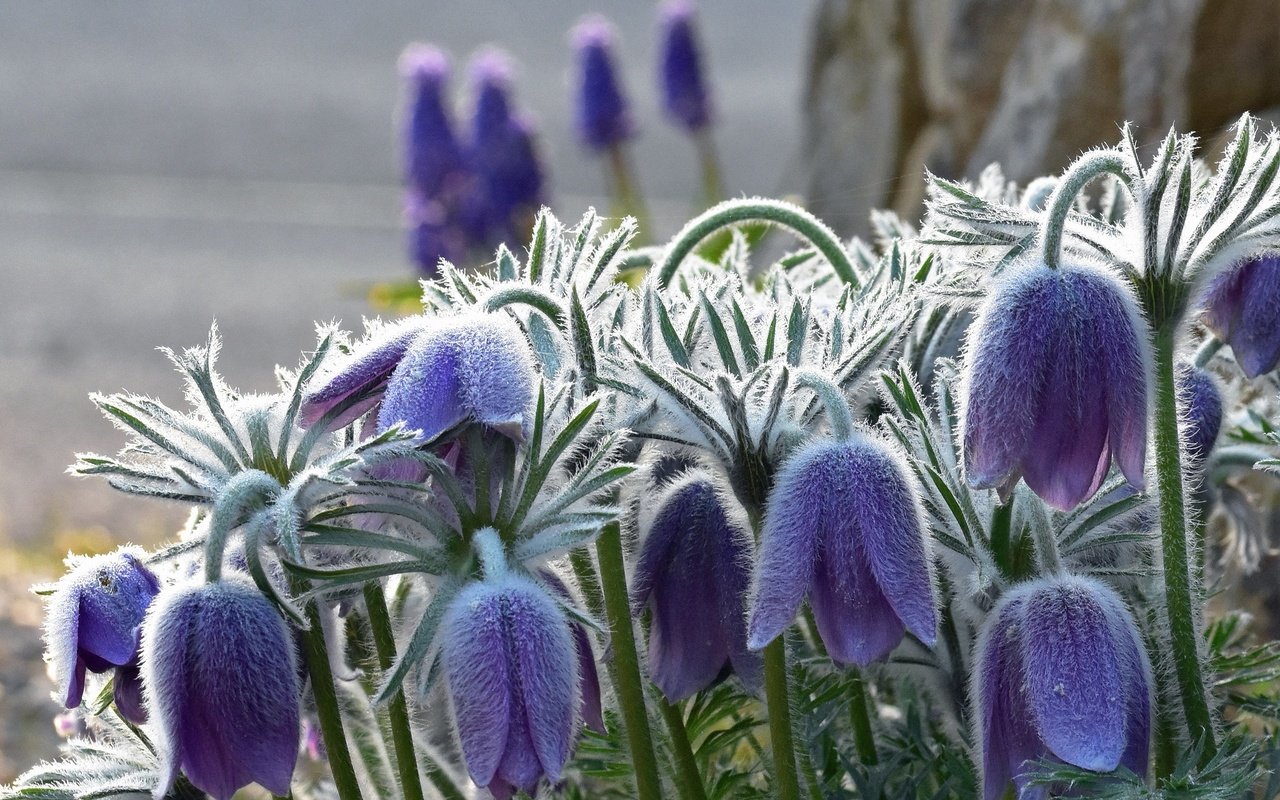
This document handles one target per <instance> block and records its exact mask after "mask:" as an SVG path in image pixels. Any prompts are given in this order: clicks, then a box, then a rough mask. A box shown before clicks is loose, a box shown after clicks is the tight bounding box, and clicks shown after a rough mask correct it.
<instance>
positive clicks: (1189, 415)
mask: <svg viewBox="0 0 1280 800" xmlns="http://www.w3.org/2000/svg"><path fill="white" fill-rule="evenodd" d="M1178 408H1179V409H1180V410H1181V412H1182V415H1183V419H1184V420H1185V424H1184V425H1183V429H1182V433H1183V439H1184V440H1185V441H1186V446H1187V453H1188V454H1189V455H1190V456H1191V458H1193V459H1195V460H1198V461H1200V462H1203V461H1204V459H1205V457H1207V456H1208V455H1209V453H1210V452H1212V450H1213V445H1214V443H1215V442H1216V441H1217V440H1218V433H1219V432H1220V431H1221V429H1222V393H1221V392H1220V391H1219V390H1218V384H1217V381H1215V380H1214V379H1213V376H1212V375H1210V374H1209V373H1208V372H1207V371H1206V370H1203V369H1200V368H1199V367H1195V366H1192V365H1190V364H1185V363H1184V364H1180V365H1179V366H1178Z"/></svg>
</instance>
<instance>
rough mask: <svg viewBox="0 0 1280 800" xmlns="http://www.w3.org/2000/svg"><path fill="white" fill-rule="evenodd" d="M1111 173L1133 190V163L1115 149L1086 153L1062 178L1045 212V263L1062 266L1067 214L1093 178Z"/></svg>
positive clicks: (1043, 245)
mask: <svg viewBox="0 0 1280 800" xmlns="http://www.w3.org/2000/svg"><path fill="white" fill-rule="evenodd" d="M1108 173H1109V174H1111V175H1115V176H1116V177H1117V178H1119V179H1120V181H1121V182H1122V183H1124V185H1125V186H1126V187H1129V188H1130V194H1132V186H1131V181H1132V176H1131V175H1130V174H1129V164H1128V162H1127V161H1126V160H1125V158H1124V156H1122V155H1120V153H1118V152H1116V151H1114V150H1099V151H1096V152H1093V153H1086V154H1085V155H1083V156H1081V157H1080V158H1079V159H1077V160H1076V162H1075V163H1074V164H1072V165H1071V167H1070V168H1069V169H1068V170H1067V172H1066V174H1065V175H1063V176H1062V179H1061V180H1059V181H1058V185H1057V187H1056V188H1055V189H1054V190H1053V195H1052V196H1051V197H1050V198H1049V212H1048V214H1047V215H1046V216H1045V221H1044V233H1043V234H1042V236H1041V246H1042V250H1043V257H1044V263H1045V266H1047V267H1049V268H1050V269H1057V268H1058V262H1059V260H1060V258H1061V256H1062V234H1063V231H1064V230H1065V229H1066V227H1067V216H1068V215H1069V214H1070V213H1071V209H1072V207H1073V206H1074V205H1075V202H1076V195H1078V194H1080V190H1081V189H1083V188H1084V187H1085V186H1086V185H1087V184H1088V183H1089V181H1092V180H1093V179H1094V178H1097V177H1099V176H1100V175H1105V174H1108ZM1135 207H1136V206H1135Z"/></svg>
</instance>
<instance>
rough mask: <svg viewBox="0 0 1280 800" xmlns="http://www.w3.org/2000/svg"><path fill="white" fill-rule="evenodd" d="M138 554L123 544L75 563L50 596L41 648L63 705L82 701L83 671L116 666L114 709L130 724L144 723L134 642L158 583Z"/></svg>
mask: <svg viewBox="0 0 1280 800" xmlns="http://www.w3.org/2000/svg"><path fill="white" fill-rule="evenodd" d="M141 555H142V551H141V550H137V549H136V548H121V549H119V550H117V551H116V552H114V553H110V554H107V555H100V556H92V557H90V558H83V559H79V560H76V561H73V562H71V564H70V566H71V570H70V572H68V573H67V574H66V575H65V576H63V578H62V579H61V580H59V581H58V584H57V588H56V589H55V590H54V592H53V595H52V596H51V597H50V599H49V608H48V614H47V615H46V617H45V625H44V639H45V647H46V649H47V651H48V654H49V662H50V664H51V665H52V671H53V675H54V680H55V681H56V682H57V686H58V690H57V695H58V700H59V701H60V702H62V703H63V705H65V706H66V707H67V708H75V707H77V706H79V705H80V703H81V701H82V700H83V697H84V682H85V671H86V670H88V671H89V672H95V673H102V672H107V671H108V670H111V669H114V670H115V679H114V680H113V682H112V683H113V690H114V694H115V703H116V708H117V710H119V712H120V714H121V715H122V716H123V717H124V718H125V719H127V720H129V721H130V722H134V723H137V724H142V723H143V722H145V721H146V718H147V715H146V710H145V708H144V706H143V704H142V702H141V697H140V692H141V679H140V677H139V673H138V640H139V636H140V630H141V626H142V620H143V618H144V617H145V616H146V613H147V609H148V608H150V606H151V601H152V599H153V598H155V596H156V595H157V594H158V593H159V592H160V581H159V580H158V579H157V578H156V576H155V575H154V574H153V573H152V572H151V570H149V569H147V568H146V567H145V566H144V565H143V564H142V561H141V560H140V556H141Z"/></svg>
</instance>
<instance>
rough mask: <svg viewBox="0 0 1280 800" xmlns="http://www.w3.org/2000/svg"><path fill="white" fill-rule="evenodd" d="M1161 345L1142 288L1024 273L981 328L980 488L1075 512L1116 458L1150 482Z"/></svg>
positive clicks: (969, 411)
mask: <svg viewBox="0 0 1280 800" xmlns="http://www.w3.org/2000/svg"><path fill="white" fill-rule="evenodd" d="M1149 350H1150V347H1149V344H1148V342H1147V334H1146V328H1145V325H1144V323H1143V321H1142V318H1141V317H1140V316H1139V313H1138V307H1137V304H1136V302H1135V301H1134V299H1133V294H1132V292H1131V291H1130V290H1129V289H1128V288H1127V287H1126V286H1124V285H1123V284H1122V283H1121V282H1120V280H1119V279H1118V278H1116V277H1115V276H1114V275H1112V274H1111V273H1110V272H1108V271H1106V270H1104V269H1101V268H1097V267H1087V266H1078V265H1076V266H1072V265H1067V264H1064V265H1063V266H1062V267H1061V268H1060V269H1056V270H1055V269H1049V268H1047V267H1045V266H1044V265H1043V264H1039V263H1033V264H1027V265H1022V266H1020V267H1013V268H1010V270H1009V271H1008V272H1007V273H1006V274H1005V275H1004V276H1002V278H1001V279H1000V283H999V284H998V285H997V286H996V287H995V288H994V290H993V291H992V292H991V295H990V298H989V299H988V301H987V303H986V304H985V306H984V307H983V308H982V310H981V311H980V312H979V314H978V318H977V321H976V322H975V323H974V325H973V327H972V328H970V332H969V342H968V352H967V354H966V368H965V384H966V386H965V391H964V396H965V407H964V409H963V415H964V421H963V430H964V466H965V474H966V478H967V479H968V482H969V485H970V486H973V487H975V488H982V489H990V488H999V489H1001V490H1002V491H1008V489H1010V488H1011V487H1012V485H1013V484H1014V483H1016V482H1017V480H1018V478H1019V477H1020V476H1021V477H1023V478H1024V479H1025V480H1026V482H1027V485H1028V486H1029V487H1031V489H1032V491H1034V492H1035V493H1036V494H1038V495H1040V497H1041V498H1043V499H1044V500H1045V502H1047V503H1049V504H1050V505H1052V506H1054V507H1055V508H1059V509H1064V510H1066V509H1070V508H1073V507H1074V506H1076V505H1077V504H1079V503H1080V502H1082V501H1084V500H1085V499H1087V498H1089V497H1090V496H1092V495H1093V493H1094V492H1096V491H1097V490H1098V487H1099V486H1100V485H1101V483H1102V480H1103V478H1105V477H1106V474H1107V470H1108V469H1109V468H1110V466H1111V460H1112V457H1113V456H1114V457H1115V461H1116V463H1117V464H1118V465H1119V467H1120V470H1121V472H1123V473H1124V476H1125V478H1127V479H1128V481H1129V483H1130V484H1132V485H1133V486H1134V487H1135V488H1137V489H1139V490H1141V489H1142V488H1143V487H1144V486H1145V477H1144V470H1145V468H1146V447H1147V395H1148V386H1147V384H1148V373H1149V367H1148V364H1149V361H1150V352H1149Z"/></svg>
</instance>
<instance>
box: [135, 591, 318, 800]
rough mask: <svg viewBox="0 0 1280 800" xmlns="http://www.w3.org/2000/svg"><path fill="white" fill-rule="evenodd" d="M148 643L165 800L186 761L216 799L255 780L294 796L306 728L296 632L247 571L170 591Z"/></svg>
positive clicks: (150, 626) (150, 621)
mask: <svg viewBox="0 0 1280 800" xmlns="http://www.w3.org/2000/svg"><path fill="white" fill-rule="evenodd" d="M142 649H143V660H142V664H143V667H142V669H143V683H144V685H145V687H146V694H147V703H148V707H149V708H150V711H151V715H152V717H153V719H154V721H155V722H156V723H157V724H156V727H157V733H158V735H157V736H156V738H155V742H156V749H157V753H158V755H159V756H160V763H161V770H160V783H159V785H157V787H156V793H155V796H156V798H157V800H159V798H161V797H163V796H164V795H165V793H166V792H168V790H169V788H170V787H171V786H172V785H173V782H174V780H175V778H176V777H177V774H178V770H179V769H181V770H182V772H183V773H184V774H185V775H186V776H187V778H188V779H189V780H190V781H191V783H192V784H194V785H195V786H196V787H197V788H199V789H200V790H201V791H204V792H206V793H208V794H210V795H212V796H213V797H214V798H215V800H229V798H230V797H231V796H232V795H233V794H235V793H236V791H237V790H238V789H240V788H241V787H243V786H247V785H249V784H250V783H257V784H260V785H261V786H262V787H264V788H265V789H267V790H268V791H270V792H271V793H272V794H274V795H279V796H283V795H287V794H289V784H290V782H291V780H292V777H293V767H294V764H295V762H296V761H297V758H298V747H299V730H300V728H299V725H300V722H299V707H298V702H299V694H300V691H301V687H300V684H299V679H298V665H297V654H296V653H295V652H294V638H293V636H292V635H291V634H290V632H289V628H288V626H287V625H286V624H285V622H284V620H283V619H282V618H281V616H280V614H279V613H278V612H277V611H276V609H275V607H274V606H272V605H271V603H270V601H268V600H267V599H266V598H265V597H263V596H262V594H261V593H260V592H259V591H258V589H257V587H256V586H254V584H253V583H252V582H251V581H250V580H249V579H248V578H247V577H244V576H237V577H228V578H226V579H224V580H221V581H218V582H216V583H210V584H196V583H189V584H185V585H182V586H176V587H172V588H169V589H166V590H165V591H164V592H162V593H161V594H160V596H159V597H158V598H157V599H156V606H155V608H154V609H153V610H152V612H151V613H150V614H149V615H147V621H146V624H145V625H144V627H143V634H142Z"/></svg>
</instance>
